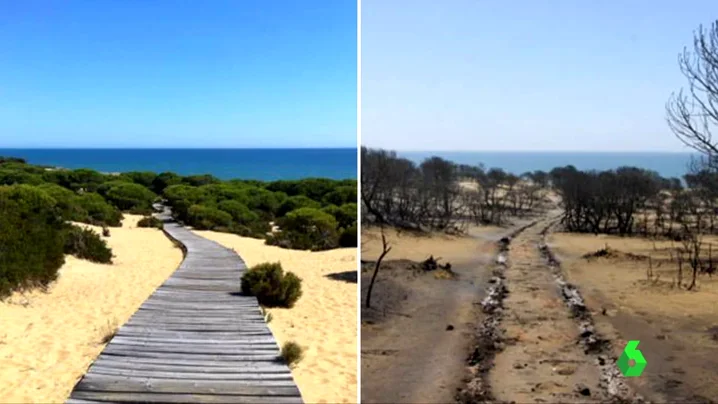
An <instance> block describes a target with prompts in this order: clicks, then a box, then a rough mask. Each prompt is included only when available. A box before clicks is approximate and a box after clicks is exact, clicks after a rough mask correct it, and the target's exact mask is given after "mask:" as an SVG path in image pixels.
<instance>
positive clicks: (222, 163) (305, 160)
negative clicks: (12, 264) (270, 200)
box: [0, 148, 357, 182]
mask: <svg viewBox="0 0 718 404" xmlns="http://www.w3.org/2000/svg"><path fill="white" fill-rule="evenodd" d="M0 156H8V157H10V156H12V157H20V158H23V159H25V160H27V161H28V162H29V163H31V164H33V165H40V166H49V167H56V168H64V169H79V168H87V169H92V170H95V171H98V172H102V173H123V172H129V171H148V172H153V173H162V172H173V173H176V174H179V175H184V176H189V175H204V174H210V175H213V176H215V177H217V178H219V179H221V180H233V179H241V180H257V181H264V182H267V181H276V180H300V179H305V178H328V179H332V180H346V179H350V180H354V179H357V149H355V148H337V149H333V148H324V149H319V148H303V149H299V148H297V149H280V148H266V149H179V148H177V149H149V148H147V149H90V148H87V149H75V148H73V149H71V148H62V149H50V148H46V149H39V148H36V149H0Z"/></svg>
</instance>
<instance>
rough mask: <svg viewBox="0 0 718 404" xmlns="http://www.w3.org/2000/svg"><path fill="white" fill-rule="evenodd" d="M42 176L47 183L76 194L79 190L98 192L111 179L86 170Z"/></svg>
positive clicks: (49, 173) (55, 172) (52, 172)
mask: <svg viewBox="0 0 718 404" xmlns="http://www.w3.org/2000/svg"><path fill="white" fill-rule="evenodd" d="M42 176H43V179H44V180H45V181H47V182H51V183H54V184H57V185H60V186H63V187H65V188H68V189H71V190H73V191H75V192H77V191H79V190H83V191H85V192H97V189H98V188H99V187H100V185H102V184H103V183H105V182H107V180H108V179H109V178H108V177H109V176H106V175H104V174H101V173H99V172H97V171H95V170H88V169H85V168H81V169H78V170H52V171H46V172H45V173H44V174H43V175H42Z"/></svg>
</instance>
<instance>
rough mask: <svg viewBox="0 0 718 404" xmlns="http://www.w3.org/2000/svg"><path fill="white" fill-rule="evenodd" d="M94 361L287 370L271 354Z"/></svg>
mask: <svg viewBox="0 0 718 404" xmlns="http://www.w3.org/2000/svg"><path fill="white" fill-rule="evenodd" d="M94 363H108V364H111V365H118V366H119V365H122V364H132V365H142V364H148V365H168V366H192V367H201V368H209V367H212V368H215V367H216V368H231V369H241V368H247V367H249V368H252V367H262V366H282V367H284V368H286V369H287V370H288V369H289V368H287V367H286V365H284V364H282V363H281V362H279V361H278V358H277V357H276V356H272V357H271V359H269V360H242V361H221V362H218V361H207V360H201V359H191V358H180V359H172V358H140V357H136V358H135V357H127V356H112V355H104V354H103V355H100V356H99V357H98V358H97V360H95V362H94Z"/></svg>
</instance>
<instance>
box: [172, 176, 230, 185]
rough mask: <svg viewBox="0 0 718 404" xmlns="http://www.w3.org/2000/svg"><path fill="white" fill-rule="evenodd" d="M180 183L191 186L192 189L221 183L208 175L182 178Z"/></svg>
mask: <svg viewBox="0 0 718 404" xmlns="http://www.w3.org/2000/svg"><path fill="white" fill-rule="evenodd" d="M182 182H183V183H185V184H188V185H191V186H193V187H199V186H202V185H208V184H219V183H220V182H221V181H220V180H219V179H218V178H217V177H215V176H213V175H209V174H203V175H190V176H188V177H184V178H182Z"/></svg>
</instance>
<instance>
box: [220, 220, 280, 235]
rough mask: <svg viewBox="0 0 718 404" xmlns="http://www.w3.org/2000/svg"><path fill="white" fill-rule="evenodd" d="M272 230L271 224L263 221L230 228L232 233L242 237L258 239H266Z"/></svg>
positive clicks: (235, 225) (234, 225)
mask: <svg viewBox="0 0 718 404" xmlns="http://www.w3.org/2000/svg"><path fill="white" fill-rule="evenodd" d="M270 230H271V227H270V226H269V223H268V222H265V221H263V220H261V219H260V220H257V221H254V222H252V223H249V224H246V225H241V224H233V225H232V226H231V227H230V228H229V231H230V232H231V233H234V234H237V235H239V236H242V237H252V238H258V239H264V238H265V237H266V235H267V233H268V232H269V231H270Z"/></svg>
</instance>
